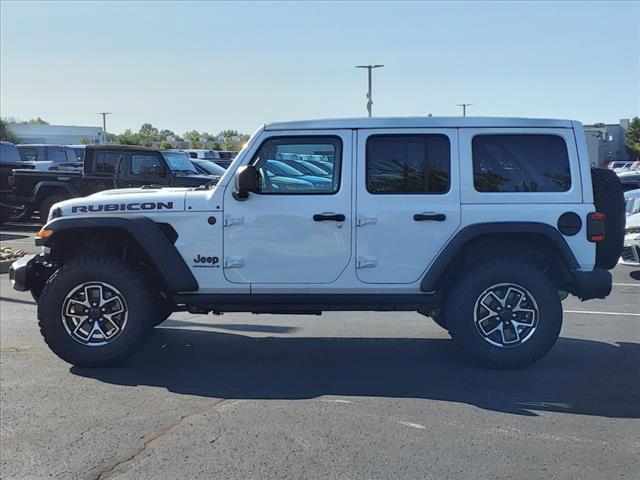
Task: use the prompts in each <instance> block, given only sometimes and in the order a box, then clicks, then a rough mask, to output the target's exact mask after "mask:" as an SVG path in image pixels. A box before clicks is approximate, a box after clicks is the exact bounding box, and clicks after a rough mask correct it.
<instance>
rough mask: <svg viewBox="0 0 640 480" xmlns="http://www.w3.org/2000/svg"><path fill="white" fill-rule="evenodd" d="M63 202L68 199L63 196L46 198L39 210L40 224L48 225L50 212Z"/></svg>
mask: <svg viewBox="0 0 640 480" xmlns="http://www.w3.org/2000/svg"><path fill="white" fill-rule="evenodd" d="M63 200H66V198H65V197H63V196H61V195H51V196H50V197H46V198H45V199H44V200H42V202H41V203H40V208H39V210H38V215H39V217H40V223H42V224H43V225H44V224H45V223H47V219H48V218H49V210H51V207H52V206H53V205H54V204H56V203H58V202H62V201H63Z"/></svg>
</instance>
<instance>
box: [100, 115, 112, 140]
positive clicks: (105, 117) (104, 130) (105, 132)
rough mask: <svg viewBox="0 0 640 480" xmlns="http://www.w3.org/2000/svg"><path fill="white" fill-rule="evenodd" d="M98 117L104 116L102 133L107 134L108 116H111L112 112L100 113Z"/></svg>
mask: <svg viewBox="0 0 640 480" xmlns="http://www.w3.org/2000/svg"><path fill="white" fill-rule="evenodd" d="M98 115H102V131H103V132H104V134H105V135H106V134H107V115H111V112H98Z"/></svg>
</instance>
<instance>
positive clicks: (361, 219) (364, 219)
mask: <svg viewBox="0 0 640 480" xmlns="http://www.w3.org/2000/svg"><path fill="white" fill-rule="evenodd" d="M369 223H378V217H376V216H375V215H358V220H357V222H356V225H357V226H358V227H361V226H363V225H367V224H369Z"/></svg>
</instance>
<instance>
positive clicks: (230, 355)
mask: <svg viewBox="0 0 640 480" xmlns="http://www.w3.org/2000/svg"><path fill="white" fill-rule="evenodd" d="M71 372H72V373H73V374H75V375H79V376H83V377H88V378H94V379H97V380H100V381H102V382H106V383H110V384H116V385H126V386H138V385H147V386H154V387H163V388H166V389H167V390H169V391H171V392H177V393H184V394H189V395H200V396H205V397H215V398H229V399H291V400H295V399H308V398H315V397H319V396H322V395H344V396H373V397H395V398H423V399H430V400H442V401H451V402H461V403H467V404H469V405H475V406H477V407H479V408H483V409H487V410H492V411H497V412H505V413H511V414H518V415H528V416H535V415H537V413H535V412H536V411H546V412H564V413H571V414H582V415H597V416H603V417H613V418H640V344H637V343H621V344H619V345H611V344H607V343H602V342H595V341H589V340H578V339H572V338H561V339H560V340H559V341H558V343H557V344H556V346H555V347H554V349H553V350H552V351H551V352H550V353H549V354H548V355H547V356H546V357H545V358H544V359H542V360H541V361H540V362H538V363H537V364H535V365H533V366H531V367H529V368H526V369H522V370H507V371H505V370H488V369H483V368H480V367H477V366H475V365H473V364H472V363H471V362H470V361H469V360H467V359H465V358H464V357H463V356H462V354H461V353H460V352H459V351H458V350H457V348H455V346H454V344H453V342H452V341H451V340H448V339H428V338H425V339H418V338H304V337H267V338H255V337H249V336H244V335H239V334H231V333H218V332H208V331H194V330H187V329H180V328H171V329H163V328H157V329H155V331H154V333H153V335H152V336H151V338H150V339H149V341H148V342H147V344H146V345H145V346H144V347H143V349H142V350H141V351H140V352H139V353H138V354H136V355H135V356H134V357H133V358H132V359H130V360H129V361H128V362H127V363H126V364H125V365H124V366H122V367H120V368H113V369H82V368H78V367H72V368H71Z"/></svg>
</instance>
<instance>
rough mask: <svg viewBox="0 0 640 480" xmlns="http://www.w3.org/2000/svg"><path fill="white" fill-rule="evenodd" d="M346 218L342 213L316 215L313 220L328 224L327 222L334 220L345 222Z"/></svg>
mask: <svg viewBox="0 0 640 480" xmlns="http://www.w3.org/2000/svg"><path fill="white" fill-rule="evenodd" d="M345 218H346V217H345V216H344V215H343V214H341V213H331V214H324V213H316V214H315V215H314V216H313V220H314V221H315V222H326V221H327V220H332V221H334V222H344V220H345Z"/></svg>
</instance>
